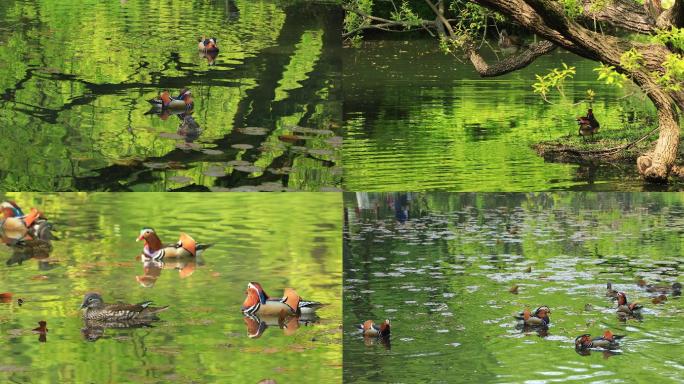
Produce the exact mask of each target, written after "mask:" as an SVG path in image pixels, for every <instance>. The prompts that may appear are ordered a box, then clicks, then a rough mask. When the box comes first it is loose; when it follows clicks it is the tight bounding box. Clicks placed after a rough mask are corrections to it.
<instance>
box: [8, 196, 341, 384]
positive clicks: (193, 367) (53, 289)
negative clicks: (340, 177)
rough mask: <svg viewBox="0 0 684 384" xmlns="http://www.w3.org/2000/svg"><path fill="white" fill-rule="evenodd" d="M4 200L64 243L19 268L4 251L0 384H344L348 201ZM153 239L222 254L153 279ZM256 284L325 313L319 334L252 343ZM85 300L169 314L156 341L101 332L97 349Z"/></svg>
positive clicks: (273, 332)
mask: <svg viewBox="0 0 684 384" xmlns="http://www.w3.org/2000/svg"><path fill="white" fill-rule="evenodd" d="M4 199H13V200H15V201H17V202H18V203H20V204H21V205H22V206H24V207H25V208H28V207H31V206H35V207H38V208H40V209H41V210H42V211H43V212H44V214H45V215H46V216H47V217H48V218H49V219H50V220H51V221H52V222H53V223H54V225H55V227H56V229H57V231H56V233H55V234H56V235H57V236H58V237H59V238H60V239H59V240H56V241H53V242H52V246H53V250H52V252H51V253H50V254H49V255H41V256H40V257H39V258H33V259H24V260H23V262H21V263H18V261H19V259H18V258H17V255H13V252H12V250H11V249H10V248H9V247H6V246H5V245H1V247H0V259H2V260H3V263H2V267H1V268H0V293H5V292H11V293H13V297H12V298H11V299H9V300H2V302H0V382H3V383H55V382H59V383H85V382H88V383H168V382H177V383H190V382H196V383H228V382H234V383H257V382H259V381H261V380H264V379H273V380H275V381H276V382H277V383H292V382H300V383H335V382H340V381H341V376H342V368H341V358H342V345H341V343H342V331H341V321H342V319H341V313H342V297H341V295H342V289H341V273H342V256H341V247H342V246H341V238H340V233H341V231H342V228H341V226H342V223H341V220H340V213H341V196H340V195H339V194H311V193H302V194H294V195H290V194H288V195H287V196H286V195H285V194H268V195H264V194H259V195H257V194H253V193H240V194H210V195H207V194H186V193H183V194H157V193H145V194H139V193H121V194H108V193H107V194H31V193H12V194H5V195H3V194H0V200H4ZM144 226H151V227H153V228H155V229H156V231H157V233H159V235H160V237H161V239H162V241H165V242H175V241H176V240H177V239H178V234H179V232H181V231H185V232H187V233H188V234H190V235H191V236H193V237H194V238H195V239H196V240H197V241H198V242H200V243H213V244H214V245H213V247H211V248H209V249H208V250H206V252H205V253H204V254H203V255H202V256H201V259H200V260H196V261H194V260H185V261H183V262H180V263H175V262H173V261H171V260H167V263H166V264H165V265H164V266H163V269H159V268H157V269H156V270H155V269H154V268H152V267H150V266H148V267H147V268H145V267H144V265H143V263H142V262H141V261H140V259H139V258H138V256H139V255H140V253H141V250H142V244H141V243H139V242H136V241H135V239H136V237H137V236H138V233H139V231H140V229H141V228H142V227H144ZM12 260H13V261H12ZM5 261H7V263H9V264H11V265H7V264H6V263H5ZM249 281H258V282H260V283H261V284H262V286H263V287H264V288H265V290H266V292H268V293H269V294H270V295H271V296H278V295H280V293H281V292H282V290H283V289H284V288H286V287H292V288H295V289H296V290H297V293H299V294H300V295H301V296H302V297H304V298H305V299H310V300H317V301H321V302H324V303H327V304H328V305H327V306H326V307H323V308H321V309H320V310H319V311H318V317H319V319H317V320H314V321H311V322H308V323H304V322H301V323H298V322H297V321H295V322H294V323H290V322H288V323H287V324H286V325H287V327H284V328H283V329H280V328H279V327H278V326H277V325H273V324H272V325H269V326H268V327H267V328H266V329H265V330H264V331H263V333H262V334H261V336H260V337H258V338H250V337H248V328H247V322H246V321H245V320H244V319H243V316H242V313H241V312H240V306H241V305H242V302H243V300H244V298H245V294H244V292H245V289H246V286H247V283H248V282H249ZM141 282H145V284H144V285H143V284H141ZM89 291H97V292H100V293H101V294H102V295H103V297H104V300H105V302H109V303H115V302H117V301H121V302H126V303H138V302H142V301H145V300H152V301H154V303H155V305H169V306H170V309H168V310H167V311H165V312H162V313H161V314H160V315H159V317H160V318H161V320H160V321H158V322H156V323H154V324H153V327H147V328H135V329H105V330H104V333H103V334H100V335H99V336H100V337H99V339H97V340H95V341H88V340H86V337H85V335H84V334H82V328H84V323H83V321H82V318H81V316H82V314H81V311H80V310H79V309H78V307H79V305H80V304H81V301H82V300H83V295H84V294H85V293H86V292H89ZM18 299H22V300H23V304H22V305H19V304H18V302H17V300H18ZM39 321H46V322H47V328H48V332H47V334H46V335H45V342H41V341H40V338H41V335H39V334H36V333H34V332H32V331H31V330H32V329H33V328H35V327H37V326H38V324H37V323H38V322H39ZM298 324H299V325H298ZM88 335H89V336H91V338H93V339H95V338H96V337H92V333H88Z"/></svg>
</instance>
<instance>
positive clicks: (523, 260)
mask: <svg viewBox="0 0 684 384" xmlns="http://www.w3.org/2000/svg"><path fill="white" fill-rule="evenodd" d="M402 198H403V199H404V200H401V199H402ZM397 202H399V204H397ZM345 206H346V213H347V217H348V218H349V219H348V220H349V223H348V229H347V230H346V231H345V233H346V235H345V236H346V240H345V255H344V262H345V264H344V269H345V273H344V277H345V283H344V284H345V297H344V300H345V301H344V312H345V314H344V324H345V338H344V378H345V382H354V383H371V382H373V383H380V382H387V383H415V382H434V383H451V382H467V383H489V382H496V383H522V382H526V383H551V382H572V383H587V382H602V383H645V382H652V381H657V382H662V383H682V382H684V365H682V359H681V356H682V354H683V353H684V347H682V342H683V341H684V325H683V323H682V321H681V319H682V314H683V313H684V302H682V299H681V298H674V297H670V298H669V299H668V300H667V301H666V302H665V303H663V304H659V305H656V304H653V303H651V296H650V294H648V293H647V292H646V291H645V290H643V289H641V288H638V287H637V285H636V281H637V279H639V278H643V279H645V280H647V281H648V282H662V283H668V284H671V283H672V282H674V281H680V282H681V281H682V280H681V276H680V274H681V272H682V268H683V267H684V266H683V265H682V258H681V254H682V250H683V247H684V243H683V242H682V238H681V233H682V231H683V229H684V200H683V199H682V196H681V195H676V194H605V193H604V194H584V193H561V194H537V195H523V194H506V195H502V194H453V195H448V194H412V195H403V197H402V196H401V195H399V194H370V195H368V194H359V195H354V194H346V195H345ZM396 207H398V208H399V210H398V212H397V210H396V209H395V208H396ZM406 211H407V212H408V220H407V221H406V222H405V223H403V224H402V223H400V221H399V220H398V218H402V220H403V216H404V212H406ZM528 267H531V272H526V270H527V268H528ZM607 280H612V281H613V282H614V283H615V286H616V288H618V289H619V290H624V291H625V292H626V293H627V296H628V298H629V299H630V301H640V302H642V303H643V304H644V306H645V309H644V311H643V312H644V313H643V321H642V322H638V321H636V320H628V321H627V322H621V321H620V320H619V319H618V317H617V316H616V314H615V309H614V308H615V304H614V303H613V302H611V300H610V299H609V298H607V297H606V296H605V293H606V290H605V283H606V281H607ZM514 285H518V286H519V293H518V294H517V295H515V294H512V293H510V292H509V289H510V288H511V287H512V286H514ZM587 304H589V305H590V306H591V307H590V308H585V306H586V305H587ZM539 305H548V306H549V307H550V308H551V310H552V314H551V316H550V317H551V327H550V329H549V331H548V336H546V337H544V338H542V337H539V336H538V335H537V334H536V333H530V334H523V333H522V332H521V331H519V330H516V328H515V325H516V320H515V319H513V317H512V315H513V314H514V313H517V312H518V311H520V310H522V309H523V308H524V307H525V306H528V307H534V308H536V307H537V306H539ZM385 318H389V319H391V320H392V336H391V349H386V348H385V347H384V346H383V345H379V344H376V345H371V346H367V345H365V343H364V340H363V339H362V338H361V337H360V336H359V335H358V333H357V332H355V331H354V327H353V324H355V323H360V322H361V321H363V320H366V319H375V320H376V321H377V320H382V319H385ZM605 329H611V330H612V331H613V332H614V333H616V334H624V335H626V338H625V339H623V340H622V347H621V353H620V354H617V355H614V356H609V355H604V354H603V353H601V352H596V351H593V352H592V353H591V355H589V356H581V355H579V354H577V353H576V352H575V350H574V343H573V342H574V338H575V337H576V336H578V335H580V334H583V333H587V332H588V333H592V334H594V335H598V334H601V333H602V332H603V331H604V330H605Z"/></svg>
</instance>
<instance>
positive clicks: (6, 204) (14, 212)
mask: <svg viewBox="0 0 684 384" xmlns="http://www.w3.org/2000/svg"><path fill="white" fill-rule="evenodd" d="M0 211H2V216H3V217H5V218H8V217H19V216H24V213H23V212H22V211H21V208H19V206H18V205H17V203H15V202H14V201H3V202H2V203H1V204H0Z"/></svg>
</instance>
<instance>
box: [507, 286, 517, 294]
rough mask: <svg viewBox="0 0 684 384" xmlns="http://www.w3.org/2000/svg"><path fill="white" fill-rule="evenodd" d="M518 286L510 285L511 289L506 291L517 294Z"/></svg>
mask: <svg viewBox="0 0 684 384" xmlns="http://www.w3.org/2000/svg"><path fill="white" fill-rule="evenodd" d="M518 288H519V287H518V286H517V285H514V286H512V287H511V289H509V290H508V292H510V293H512V294H514V295H517V294H518Z"/></svg>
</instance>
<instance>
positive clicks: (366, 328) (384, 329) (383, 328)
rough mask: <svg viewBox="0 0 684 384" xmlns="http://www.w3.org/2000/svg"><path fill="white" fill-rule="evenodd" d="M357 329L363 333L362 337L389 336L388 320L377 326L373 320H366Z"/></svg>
mask: <svg viewBox="0 0 684 384" xmlns="http://www.w3.org/2000/svg"><path fill="white" fill-rule="evenodd" d="M357 328H358V329H359V330H360V331H361V333H363V336H364V337H377V338H386V337H389V336H390V332H391V327H390V321H389V319H386V320H385V321H383V322H382V324H380V325H377V324H375V322H374V321H373V320H366V321H364V322H363V323H362V324H359V325H358V326H357Z"/></svg>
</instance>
